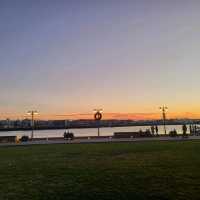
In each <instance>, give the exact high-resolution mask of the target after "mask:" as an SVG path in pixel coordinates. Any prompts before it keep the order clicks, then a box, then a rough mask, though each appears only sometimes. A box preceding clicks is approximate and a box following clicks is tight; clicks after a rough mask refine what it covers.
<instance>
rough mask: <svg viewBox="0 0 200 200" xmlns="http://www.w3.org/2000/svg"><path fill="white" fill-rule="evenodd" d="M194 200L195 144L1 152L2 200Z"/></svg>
mask: <svg viewBox="0 0 200 200" xmlns="http://www.w3.org/2000/svg"><path fill="white" fill-rule="evenodd" d="M134 197H135V198H134ZM199 198H200V142H199V141H188V142H143V143H115V144H114V143H113V144H82V145H39V146H29V147H2V148H0V199H2V200H6V199H12V200H14V199H20V200H21V199H26V200H29V199H34V200H37V199H48V200H51V199H52V200H56V199H96V200H97V199H101V200H103V199H108V200H112V199H137V200H140V199H160V200H161V199H170V200H172V199H176V200H178V199H187V200H188V199H193V200H195V199H199Z"/></svg>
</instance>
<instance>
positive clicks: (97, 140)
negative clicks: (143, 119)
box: [0, 136, 200, 147]
mask: <svg viewBox="0 0 200 200" xmlns="http://www.w3.org/2000/svg"><path fill="white" fill-rule="evenodd" d="M186 140H200V136H189V137H188V138H182V137H181V136H179V137H176V138H172V137H168V136H166V137H163V136H162V137H153V138H121V139H115V138H95V139H75V140H72V141H68V140H64V139H60V140H38V141H37V140H36V141H28V142H22V143H19V144H16V143H1V144H0V147H1V146H27V145H38V144H90V143H111V142H143V141H186Z"/></svg>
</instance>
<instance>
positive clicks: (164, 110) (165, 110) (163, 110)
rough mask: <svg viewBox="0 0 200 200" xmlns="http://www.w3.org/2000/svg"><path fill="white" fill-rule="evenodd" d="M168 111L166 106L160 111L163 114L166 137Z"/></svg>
mask: <svg viewBox="0 0 200 200" xmlns="http://www.w3.org/2000/svg"><path fill="white" fill-rule="evenodd" d="M167 110H168V108H167V107H166V106H162V107H160V111H161V112H162V118H163V127H164V133H165V135H166V134H167V131H166V112H167Z"/></svg>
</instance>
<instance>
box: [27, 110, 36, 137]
mask: <svg viewBox="0 0 200 200" xmlns="http://www.w3.org/2000/svg"><path fill="white" fill-rule="evenodd" d="M27 114H28V115H31V128H32V130H31V139H33V137H34V133H33V132H34V116H35V115H37V114H38V112H37V111H36V110H31V111H28V112H27Z"/></svg>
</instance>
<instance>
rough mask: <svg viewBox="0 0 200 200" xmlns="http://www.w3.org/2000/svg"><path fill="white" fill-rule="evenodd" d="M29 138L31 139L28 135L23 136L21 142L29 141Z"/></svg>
mask: <svg viewBox="0 0 200 200" xmlns="http://www.w3.org/2000/svg"><path fill="white" fill-rule="evenodd" d="M28 140H29V137H28V136H26V135H24V136H22V137H21V139H20V141H21V142H27V141H28Z"/></svg>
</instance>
